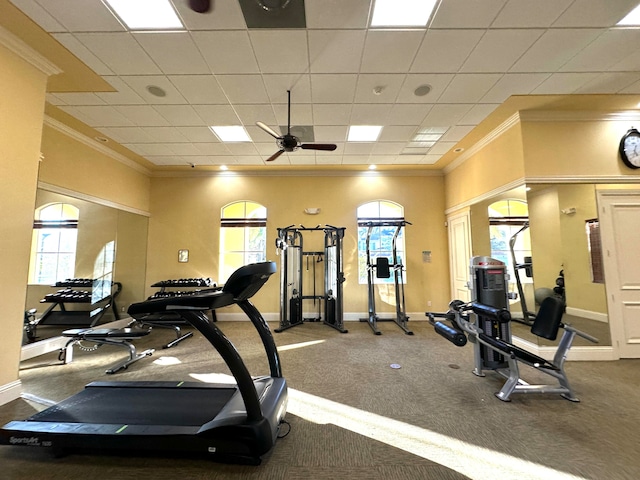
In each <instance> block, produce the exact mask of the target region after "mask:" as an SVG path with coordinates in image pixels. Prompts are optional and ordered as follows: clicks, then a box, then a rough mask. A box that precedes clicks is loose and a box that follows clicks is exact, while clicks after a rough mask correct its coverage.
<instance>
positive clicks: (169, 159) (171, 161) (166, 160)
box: [145, 155, 188, 165]
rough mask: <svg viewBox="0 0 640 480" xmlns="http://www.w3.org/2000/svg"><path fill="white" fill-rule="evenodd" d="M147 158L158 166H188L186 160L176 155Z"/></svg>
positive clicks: (149, 156) (148, 156)
mask: <svg viewBox="0 0 640 480" xmlns="http://www.w3.org/2000/svg"><path fill="white" fill-rule="evenodd" d="M145 158H146V159H147V160H149V161H150V162H152V163H154V164H156V165H188V163H187V161H186V160H184V159H182V158H181V157H178V156H176V155H147V156H146V157H145Z"/></svg>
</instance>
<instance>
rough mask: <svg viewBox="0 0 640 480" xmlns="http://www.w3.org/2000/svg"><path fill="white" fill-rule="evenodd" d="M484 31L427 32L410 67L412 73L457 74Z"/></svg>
mask: <svg viewBox="0 0 640 480" xmlns="http://www.w3.org/2000/svg"><path fill="white" fill-rule="evenodd" d="M484 33H485V30H473V29H472V30H428V31H427V34H426V36H425V37H424V40H423V41H422V45H421V46H420V49H419V50H418V54H417V55H416V58H415V59H414V61H413V64H412V65H411V72H412V73H429V72H439V73H448V72H457V71H458V70H459V69H460V67H461V66H462V64H463V63H464V62H465V60H466V59H467V58H468V57H469V54H470V53H471V52H472V51H473V49H474V47H475V46H476V45H477V43H478V42H479V41H480V39H481V38H482V36H483V35H484Z"/></svg>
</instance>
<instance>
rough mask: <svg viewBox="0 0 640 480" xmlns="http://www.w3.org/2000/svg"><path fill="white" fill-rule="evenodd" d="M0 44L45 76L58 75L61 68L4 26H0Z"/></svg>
mask: <svg viewBox="0 0 640 480" xmlns="http://www.w3.org/2000/svg"><path fill="white" fill-rule="evenodd" d="M0 45H2V46H4V47H6V48H7V49H9V50H10V51H12V52H13V53H15V54H16V55H18V56H19V57H20V58H22V59H23V60H25V61H26V62H29V63H30V64H31V65H33V66H34V67H35V68H37V69H38V70H40V71H41V72H42V73H44V74H45V75H47V76H50V75H58V74H60V73H62V69H61V68H59V67H58V66H57V65H55V64H54V63H52V62H50V61H49V60H48V59H47V58H45V57H44V56H42V55H41V54H40V53H38V52H37V51H35V50H34V49H33V48H31V47H30V46H29V45H27V44H26V43H25V42H23V41H22V40H20V39H19V38H18V37H16V36H15V35H14V34H13V33H11V32H10V31H9V30H7V29H6V28H4V27H2V26H0Z"/></svg>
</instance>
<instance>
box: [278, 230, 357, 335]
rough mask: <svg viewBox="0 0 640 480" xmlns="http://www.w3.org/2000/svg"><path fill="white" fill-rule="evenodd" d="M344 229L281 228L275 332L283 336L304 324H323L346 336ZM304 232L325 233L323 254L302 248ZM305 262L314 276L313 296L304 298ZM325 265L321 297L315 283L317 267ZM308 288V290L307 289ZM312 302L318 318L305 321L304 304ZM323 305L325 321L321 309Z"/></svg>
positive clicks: (279, 231)
mask: <svg viewBox="0 0 640 480" xmlns="http://www.w3.org/2000/svg"><path fill="white" fill-rule="evenodd" d="M344 231H345V228H344V227H334V226H332V225H324V226H321V225H318V226H316V227H305V226H304V225H300V226H295V225H289V226H288V227H284V228H278V238H277V239H276V248H277V249H278V250H279V252H280V253H281V255H280V328H277V329H275V331H276V332H282V331H283V330H286V329H288V328H291V327H295V326H296V325H302V324H303V323H304V322H305V321H307V322H309V321H311V322H320V321H322V322H323V323H324V324H325V325H329V326H330V327H332V328H335V329H336V330H338V331H339V332H341V333H347V332H348V330H346V329H345V328H344V318H343V315H344V314H343V302H342V284H343V283H344V280H345V278H344V272H343V270H342V239H343V238H344ZM304 232H323V233H324V250H322V251H305V250H304V248H303V233H304ZM305 261H306V269H307V270H310V271H311V275H313V280H312V284H313V293H312V294H311V295H308V294H305V290H304V288H303V287H304V282H303V274H304V271H303V267H304V263H305ZM319 263H324V281H323V285H322V288H321V291H322V294H318V291H317V287H318V285H317V280H316V265H317V264H319ZM307 288H308V287H307ZM304 300H313V303H314V306H317V316H316V317H313V318H304V315H303V308H302V307H303V301H304ZM322 305H324V319H323V318H322V313H321V306H322Z"/></svg>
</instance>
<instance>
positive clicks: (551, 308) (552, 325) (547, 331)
mask: <svg viewBox="0 0 640 480" xmlns="http://www.w3.org/2000/svg"><path fill="white" fill-rule="evenodd" d="M563 314H564V302H563V301H562V299H560V298H558V297H547V298H545V299H544V300H543V301H542V304H541V305H540V310H538V313H537V314H536V319H535V320H534V322H533V325H532V326H531V333H533V334H534V335H536V336H538V337H542V338H546V339H548V340H555V339H556V338H557V336H558V329H559V328H560V326H561V325H562V315H563Z"/></svg>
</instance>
